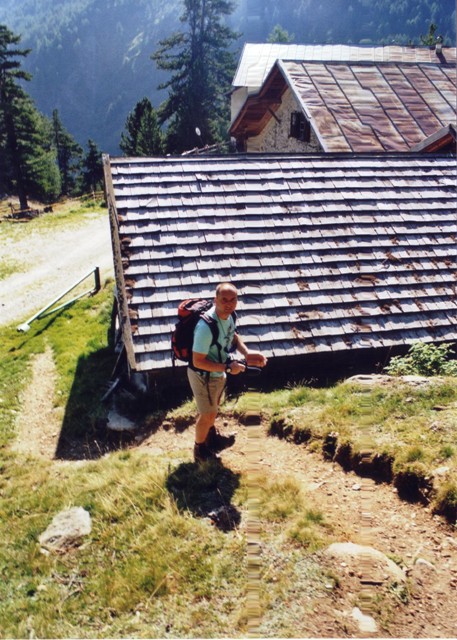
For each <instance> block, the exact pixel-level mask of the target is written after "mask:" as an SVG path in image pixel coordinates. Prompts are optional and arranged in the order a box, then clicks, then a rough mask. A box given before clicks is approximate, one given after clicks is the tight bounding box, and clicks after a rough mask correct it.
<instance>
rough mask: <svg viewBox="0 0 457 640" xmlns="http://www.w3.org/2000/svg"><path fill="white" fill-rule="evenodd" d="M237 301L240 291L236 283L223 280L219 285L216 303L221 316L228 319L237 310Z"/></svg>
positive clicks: (218, 313)
mask: <svg viewBox="0 0 457 640" xmlns="http://www.w3.org/2000/svg"><path fill="white" fill-rule="evenodd" d="M237 303H238V291H237V289H236V287H235V285H233V284H231V283H230V282H221V283H220V284H218V285H217V287H216V297H215V298H214V305H215V307H216V313H217V315H218V316H219V317H220V318H222V319H227V318H228V317H229V316H230V314H231V313H232V312H233V311H235V309H236V305H237Z"/></svg>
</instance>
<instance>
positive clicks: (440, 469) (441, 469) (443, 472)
mask: <svg viewBox="0 0 457 640" xmlns="http://www.w3.org/2000/svg"><path fill="white" fill-rule="evenodd" d="M449 471H450V468H449V467H444V466H443V467H438V468H437V469H434V470H433V475H435V476H445V475H446V474H448V473H449Z"/></svg>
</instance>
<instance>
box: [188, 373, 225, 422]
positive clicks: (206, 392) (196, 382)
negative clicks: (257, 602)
mask: <svg viewBox="0 0 457 640" xmlns="http://www.w3.org/2000/svg"><path fill="white" fill-rule="evenodd" d="M187 377H188V378H189V384H190V388H191V389H192V393H193V394H194V398H195V402H196V403H197V409H198V413H200V414H201V413H217V411H218V409H219V405H220V402H221V399H222V394H223V393H224V389H225V383H226V376H225V374H224V375H223V376H218V377H217V378H216V377H213V378H209V377H208V376H207V375H206V374H204V373H203V374H202V373H198V372H197V371H194V370H193V369H190V368H189V367H188V369H187Z"/></svg>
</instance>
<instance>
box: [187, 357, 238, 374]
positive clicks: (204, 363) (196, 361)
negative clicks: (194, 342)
mask: <svg viewBox="0 0 457 640" xmlns="http://www.w3.org/2000/svg"><path fill="white" fill-rule="evenodd" d="M192 364H193V365H194V367H195V368H196V369H202V370H203V371H217V372H219V373H222V372H224V371H225V368H226V364H225V363H222V362H212V361H211V360H208V357H207V354H206V353H198V351H194V352H193V354H192ZM244 369H245V366H244V364H241V362H236V361H234V362H231V363H230V373H232V374H233V375H237V374H238V373H242V372H243V371H244Z"/></svg>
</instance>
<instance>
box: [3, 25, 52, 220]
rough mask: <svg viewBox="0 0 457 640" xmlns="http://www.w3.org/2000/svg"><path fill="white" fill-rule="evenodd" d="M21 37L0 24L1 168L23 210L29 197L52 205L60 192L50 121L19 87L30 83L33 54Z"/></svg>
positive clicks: (7, 185) (10, 191)
mask: <svg viewBox="0 0 457 640" xmlns="http://www.w3.org/2000/svg"><path fill="white" fill-rule="evenodd" d="M19 42H20V36H17V35H15V34H13V33H12V32H11V31H10V30H9V29H8V28H7V27H6V26H4V25H0V144H1V146H2V148H1V151H0V158H1V160H2V166H1V169H0V174H1V175H2V177H1V182H2V188H3V189H4V190H5V191H6V192H7V193H14V194H15V195H17V196H18V198H19V205H20V207H21V209H27V208H28V198H29V197H33V198H37V199H40V200H42V201H43V202H51V201H52V200H53V199H54V198H55V197H57V195H58V194H59V191H60V180H59V175H58V171H57V167H56V164H55V153H54V152H53V150H52V148H51V146H50V144H49V142H50V141H49V136H48V130H47V124H48V122H47V121H46V119H45V118H44V117H43V116H42V115H41V114H40V113H39V112H38V111H37V109H36V107H35V105H34V103H33V101H32V100H31V98H30V97H29V96H28V95H27V93H26V92H25V90H24V89H23V88H22V86H21V85H20V84H19V81H21V80H22V81H23V80H30V78H31V76H30V74H28V73H26V72H25V71H23V70H22V69H21V61H20V60H18V58H23V57H25V56H27V55H28V54H29V53H30V50H29V49H19V48H17V47H16V45H17V44H18V43H19Z"/></svg>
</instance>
